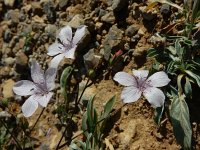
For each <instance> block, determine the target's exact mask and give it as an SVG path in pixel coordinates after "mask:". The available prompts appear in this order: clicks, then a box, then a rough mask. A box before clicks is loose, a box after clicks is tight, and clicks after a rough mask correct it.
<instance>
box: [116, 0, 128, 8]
mask: <svg viewBox="0 0 200 150" xmlns="http://www.w3.org/2000/svg"><path fill="white" fill-rule="evenodd" d="M125 6H128V1H127V0H113V3H112V9H113V10H114V11H120V10H121V9H123V8H124V7H125Z"/></svg>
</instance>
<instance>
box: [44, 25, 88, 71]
mask: <svg viewBox="0 0 200 150" xmlns="http://www.w3.org/2000/svg"><path fill="white" fill-rule="evenodd" d="M85 28H86V26H80V27H78V28H77V30H76V32H75V34H74V37H73V38H72V29H71V27H70V26H65V27H64V28H62V29H61V30H60V32H59V34H58V37H57V39H58V41H56V42H55V43H53V44H52V45H50V46H49V48H48V53H47V54H48V55H50V56H55V55H57V56H55V57H54V58H53V59H52V60H51V63H50V67H54V68H57V67H58V65H59V63H60V61H61V60H62V59H63V58H64V57H65V58H71V59H74V53H75V50H76V48H77V44H78V42H79V41H80V40H81V38H82V37H83V36H84V35H85Z"/></svg>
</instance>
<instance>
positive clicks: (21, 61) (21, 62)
mask: <svg viewBox="0 0 200 150" xmlns="http://www.w3.org/2000/svg"><path fill="white" fill-rule="evenodd" d="M16 56H17V57H16V71H18V70H17V68H19V69H20V68H24V67H26V66H27V65H28V57H27V56H26V55H25V54H24V52H22V51H19V52H18V53H17V54H16Z"/></svg>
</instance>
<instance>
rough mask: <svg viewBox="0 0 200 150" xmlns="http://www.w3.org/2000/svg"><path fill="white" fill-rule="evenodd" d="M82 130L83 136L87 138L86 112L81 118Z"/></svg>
mask: <svg viewBox="0 0 200 150" xmlns="http://www.w3.org/2000/svg"><path fill="white" fill-rule="evenodd" d="M82 130H83V132H84V134H85V136H86V137H87V135H88V131H87V130H88V126H87V112H85V113H84V115H83V117H82Z"/></svg>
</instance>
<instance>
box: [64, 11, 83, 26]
mask: <svg viewBox="0 0 200 150" xmlns="http://www.w3.org/2000/svg"><path fill="white" fill-rule="evenodd" d="M67 25H69V26H71V27H72V28H77V27H79V26H80V25H84V19H83V15H80V14H77V15H75V16H74V17H73V18H72V20H71V21H70V22H69V23H67Z"/></svg>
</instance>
